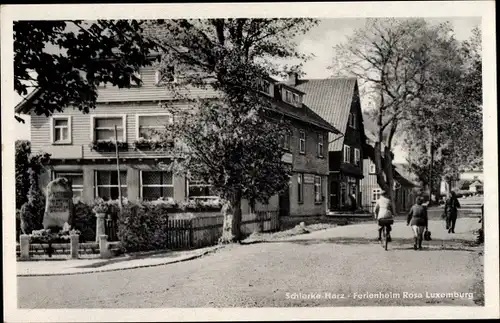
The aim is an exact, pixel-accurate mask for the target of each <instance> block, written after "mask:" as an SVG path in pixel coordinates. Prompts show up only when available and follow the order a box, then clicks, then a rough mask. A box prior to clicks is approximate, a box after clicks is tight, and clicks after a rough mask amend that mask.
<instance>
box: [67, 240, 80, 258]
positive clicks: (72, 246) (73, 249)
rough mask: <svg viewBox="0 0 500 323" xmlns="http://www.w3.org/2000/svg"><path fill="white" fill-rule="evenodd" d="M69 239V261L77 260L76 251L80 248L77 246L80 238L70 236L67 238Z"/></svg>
mask: <svg viewBox="0 0 500 323" xmlns="http://www.w3.org/2000/svg"><path fill="white" fill-rule="evenodd" d="M69 238H70V254H71V259H77V258H78V249H79V248H80V246H79V238H80V236H78V235H76V234H72V235H70V236H69Z"/></svg>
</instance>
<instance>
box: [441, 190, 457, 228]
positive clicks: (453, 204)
mask: <svg viewBox="0 0 500 323" xmlns="http://www.w3.org/2000/svg"><path fill="white" fill-rule="evenodd" d="M459 208H460V202H458V198H457V195H456V194H455V192H453V191H452V192H451V193H450V194H449V195H448V198H447V199H446V202H445V203H444V214H445V217H446V229H448V233H455V224H456V222H457V217H458V209H459Z"/></svg>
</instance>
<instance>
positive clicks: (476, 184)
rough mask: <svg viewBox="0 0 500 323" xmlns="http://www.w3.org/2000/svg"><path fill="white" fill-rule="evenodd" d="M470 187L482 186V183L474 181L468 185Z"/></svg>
mask: <svg viewBox="0 0 500 323" xmlns="http://www.w3.org/2000/svg"><path fill="white" fill-rule="evenodd" d="M470 186H483V183H481V181H479V180H476V181H474V182H473V183H472V184H470V185H469V187H470Z"/></svg>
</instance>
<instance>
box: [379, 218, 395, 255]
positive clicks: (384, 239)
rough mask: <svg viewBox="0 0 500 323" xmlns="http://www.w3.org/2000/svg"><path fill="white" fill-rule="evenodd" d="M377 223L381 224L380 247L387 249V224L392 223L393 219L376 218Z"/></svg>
mask: <svg viewBox="0 0 500 323" xmlns="http://www.w3.org/2000/svg"><path fill="white" fill-rule="evenodd" d="M378 223H379V225H380V226H382V228H381V229H380V230H382V231H381V239H380V243H381V244H382V248H384V249H385V250H386V251H387V246H388V244H389V239H388V237H389V226H390V225H392V224H394V220H393V219H380V220H378Z"/></svg>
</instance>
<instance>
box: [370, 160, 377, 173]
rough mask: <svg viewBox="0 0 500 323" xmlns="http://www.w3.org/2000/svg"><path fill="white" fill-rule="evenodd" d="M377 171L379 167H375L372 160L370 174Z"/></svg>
mask: <svg viewBox="0 0 500 323" xmlns="http://www.w3.org/2000/svg"><path fill="white" fill-rule="evenodd" d="M375 173H377V168H376V167H375V164H374V163H373V162H372V161H370V174H375Z"/></svg>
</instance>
